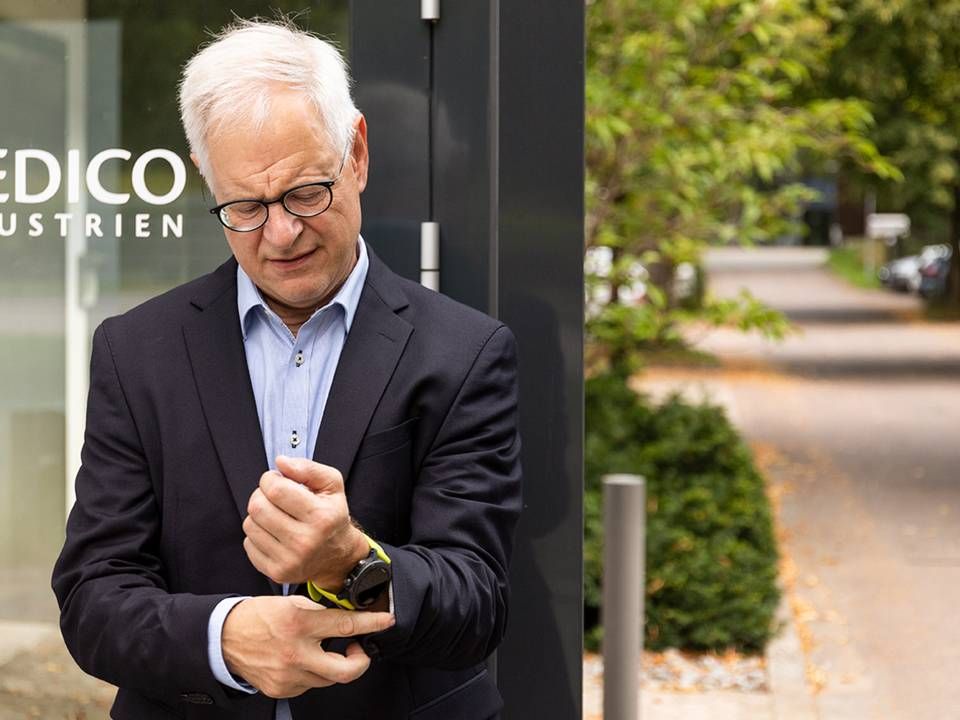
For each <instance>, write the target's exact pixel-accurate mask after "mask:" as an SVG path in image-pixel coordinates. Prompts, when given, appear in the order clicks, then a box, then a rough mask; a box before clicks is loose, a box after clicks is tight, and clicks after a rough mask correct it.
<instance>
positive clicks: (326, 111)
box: [180, 17, 358, 181]
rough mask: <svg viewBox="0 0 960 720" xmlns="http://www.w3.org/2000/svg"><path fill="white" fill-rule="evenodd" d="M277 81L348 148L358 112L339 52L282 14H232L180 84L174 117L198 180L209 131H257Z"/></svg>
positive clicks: (204, 169)
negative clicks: (271, 17)
mask: <svg viewBox="0 0 960 720" xmlns="http://www.w3.org/2000/svg"><path fill="white" fill-rule="evenodd" d="M277 85H281V86H285V87H287V88H290V89H294V90H301V91H303V93H304V94H305V95H306V97H308V98H309V99H310V101H311V102H313V104H314V106H315V107H316V109H317V114H318V119H319V121H320V122H321V123H322V125H323V130H324V132H326V134H327V136H328V137H329V139H330V142H331V143H333V145H334V147H337V148H345V147H346V146H347V144H348V143H349V142H350V140H351V139H352V133H353V122H354V120H356V117H357V114H358V111H357V108H356V105H354V103H353V98H352V97H351V96H350V76H349V74H348V72H347V67H346V63H345V62H344V59H343V56H342V55H341V54H340V51H339V50H338V49H337V48H336V47H334V46H333V45H332V44H330V43H329V42H326V41H324V40H321V39H320V38H318V37H316V36H315V35H312V34H310V33H308V32H305V31H303V30H300V29H299V28H298V27H296V26H295V25H294V24H293V22H291V21H290V20H289V19H287V18H284V17H280V18H279V19H278V20H276V21H267V20H262V19H260V18H254V19H253V20H240V19H238V20H236V21H235V22H233V23H231V24H230V25H228V26H227V27H225V28H224V29H223V30H221V31H220V32H219V33H218V34H217V35H215V36H214V39H213V41H212V42H211V43H210V44H209V45H207V46H206V47H204V48H203V49H201V50H200V51H199V52H198V53H197V54H196V55H194V56H193V57H192V58H191V59H190V61H189V62H188V63H187V64H186V67H184V70H183V79H182V81H181V82H180V118H181V120H182V122H183V129H184V132H185V133H186V135H187V142H188V143H189V144H190V151H191V152H192V153H194V154H195V155H196V156H197V159H198V161H199V164H200V174H201V175H203V177H204V178H206V179H207V180H208V181H209V178H210V170H211V168H210V164H209V156H208V153H207V141H208V139H209V138H210V136H211V135H212V134H213V133H214V132H216V131H217V130H218V129H220V128H222V127H224V126H226V125H231V126H234V125H243V124H250V125H252V126H253V127H254V128H255V129H256V130H259V129H261V128H262V127H263V123H264V122H265V121H266V119H267V117H268V116H269V114H270V103H271V96H272V94H273V93H274V92H276V89H277Z"/></svg>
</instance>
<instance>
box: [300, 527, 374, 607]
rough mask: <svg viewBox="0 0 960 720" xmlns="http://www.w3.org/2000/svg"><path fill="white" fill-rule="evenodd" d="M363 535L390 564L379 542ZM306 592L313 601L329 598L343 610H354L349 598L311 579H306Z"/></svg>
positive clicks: (371, 546) (372, 547)
mask: <svg viewBox="0 0 960 720" xmlns="http://www.w3.org/2000/svg"><path fill="white" fill-rule="evenodd" d="M363 537H364V538H365V539H366V541H367V544H368V545H369V546H370V548H371V549H372V550H373V551H374V552H376V553H377V557H378V558H380V559H381V560H383V561H384V562H385V563H386V564H387V565H389V564H390V558H389V557H388V556H387V554H386V553H385V552H384V551H383V548H382V547H380V543H378V542H377V541H376V540H374V539H373V538H372V537H370V536H369V535H367V534H366V533H363ZM307 594H308V595H310V599H311V600H313V601H314V602H320V601H321V600H323V599H326V600H329V601H330V602H332V603H334V604H335V605H337V606H339V607H342V608H343V609H344V610H356V609H357V608H356V607H354V605H353V603H352V602H350V601H349V600H345V599H343V598H339V597H337V594H336V593H332V592H330V591H329V590H324V589H323V588H319V587H317V586H316V585H314V584H313V581H312V580H308V581H307Z"/></svg>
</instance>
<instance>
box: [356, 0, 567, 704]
mask: <svg viewBox="0 0 960 720" xmlns="http://www.w3.org/2000/svg"><path fill="white" fill-rule="evenodd" d="M419 11H420V2H419V0H393V1H392V2H390V3H384V2H377V1H376V0H353V2H352V3H351V28H352V29H351V33H352V41H351V54H352V65H353V71H354V75H355V77H356V81H357V102H358V105H359V106H360V109H361V110H362V111H363V112H364V113H365V114H366V116H367V120H368V123H369V128H370V135H371V177H370V186H369V189H368V191H367V193H366V194H365V195H364V197H363V212H364V231H363V232H364V237H365V238H366V239H367V240H368V241H370V243H371V244H372V245H373V246H374V247H375V248H376V250H377V251H378V253H380V255H381V256H382V257H384V258H385V259H387V261H388V262H390V263H391V265H392V266H393V267H394V268H395V269H396V270H398V271H399V272H402V273H404V274H406V275H407V276H409V277H411V278H417V277H418V269H419V266H418V261H419V252H418V238H419V224H420V222H422V221H427V220H433V221H436V222H439V224H440V239H441V240H440V241H441V245H440V270H441V279H440V284H441V291H442V292H444V293H445V294H447V295H450V296H451V297H454V298H456V299H458V300H461V301H462V302H465V303H468V304H470V305H473V306H474V307H477V308H480V309H481V310H484V311H485V312H487V313H490V314H491V315H494V316H497V317H499V318H501V319H502V320H503V321H504V322H506V323H507V324H508V325H509V326H510V327H511V328H512V329H513V331H514V332H515V334H516V335H517V338H518V341H519V345H520V373H521V408H520V410H521V433H522V436H523V443H524V450H523V464H524V476H525V485H524V500H525V509H524V515H523V517H522V519H521V523H520V528H519V531H518V537H517V546H516V550H515V553H514V560H513V568H512V576H513V581H512V591H513V592H512V602H511V610H510V612H511V618H510V626H509V629H508V633H507V638H506V640H505V642H504V644H503V645H502V646H501V648H500V651H499V652H498V654H497V659H496V662H495V667H496V669H497V675H498V682H499V685H500V689H501V692H502V693H503V695H504V699H505V701H506V709H505V711H504V715H503V717H504V718H505V719H507V720H509V719H510V718H523V719H526V718H551V719H553V718H556V719H557V720H565V719H568V718H569V719H570V720H579V718H580V717H581V716H582V712H581V656H582V627H583V621H582V565H583V563H582V557H583V549H582V548H583V540H582V538H583V512H582V497H583V474H582V468H583V396H582V395H583V390H582V388H583V357H582V347H583V315H582V308H583V277H582V268H583V40H584V38H583V2H582V0H526V1H525V2H523V3H502V4H501V3H500V2H498V1H497V0H455V1H453V0H451V1H449V2H443V3H442V4H441V16H440V20H439V21H438V22H437V23H436V24H435V25H431V24H430V23H427V22H424V21H422V20H420V19H419V17H420V16H419ZM398 238H399V239H398Z"/></svg>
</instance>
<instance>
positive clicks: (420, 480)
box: [363, 326, 521, 669]
mask: <svg viewBox="0 0 960 720" xmlns="http://www.w3.org/2000/svg"><path fill="white" fill-rule="evenodd" d="M517 392H518V391H517V362H516V343H515V341H514V338H513V335H512V334H511V333H510V331H509V330H508V329H507V328H506V327H503V326H501V327H499V328H498V329H497V330H496V331H494V333H493V334H492V335H491V336H490V337H489V338H487V340H486V342H485V343H484V345H483V346H482V348H481V349H480V350H479V352H478V354H477V356H476V358H475V360H474V362H473V365H472V367H471V368H470V370H469V371H468V372H467V374H466V376H465V378H464V380H463V383H462V385H461V387H460V389H459V391H458V392H457V394H456V397H455V400H454V401H453V404H452V405H451V406H450V408H449V409H448V410H447V413H446V418H445V419H444V421H443V423H442V425H441V427H440V430H439V432H438V433H437V436H436V439H435V440H434V442H433V445H432V447H431V448H430V450H429V451H428V452H427V454H426V457H425V460H424V462H423V465H422V467H421V468H420V471H419V475H418V477H417V478H416V481H415V485H414V490H413V498H412V510H411V512H412V516H411V523H410V526H411V537H410V542H409V543H408V544H406V545H403V546H400V547H395V546H390V545H384V546H383V547H384V550H385V551H386V553H387V555H389V556H390V558H391V561H392V565H393V590H394V598H395V616H396V619H397V621H396V624H395V625H394V626H393V627H392V628H390V629H389V630H387V631H385V632H383V633H378V634H375V635H370V636H368V637H366V638H365V639H364V641H363V644H364V646H365V649H366V650H367V652H368V654H370V655H371V656H372V657H377V656H379V657H383V658H385V659H390V660H393V661H398V662H405V663H414V664H419V665H426V666H430V667H437V668H443V669H458V668H466V667H470V666H472V665H476V664H478V663H480V662H482V661H483V660H484V659H485V658H486V657H487V656H488V655H490V653H492V652H493V651H494V650H495V649H496V647H497V645H498V644H499V643H500V640H501V638H502V637H503V633H504V629H505V627H506V622H507V603H508V595H509V588H508V572H509V561H510V554H511V550H512V545H513V534H514V529H515V526H516V522H517V519H518V517H519V514H520V509H521V471H520V438H519V433H518V429H517V424H518V418H517Z"/></svg>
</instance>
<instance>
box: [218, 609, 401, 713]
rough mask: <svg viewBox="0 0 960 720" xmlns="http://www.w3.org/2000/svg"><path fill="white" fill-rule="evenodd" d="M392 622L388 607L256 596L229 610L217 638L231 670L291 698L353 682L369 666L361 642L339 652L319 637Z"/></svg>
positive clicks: (276, 694)
mask: <svg viewBox="0 0 960 720" xmlns="http://www.w3.org/2000/svg"><path fill="white" fill-rule="evenodd" d="M393 622H394V621H393V616H392V615H390V614H389V613H374V612H350V611H348V610H330V609H328V608H325V607H323V606H322V605H317V604H316V603H314V602H312V601H310V600H308V599H307V598H305V597H302V596H300V595H291V596H289V597H281V596H276V597H254V598H248V599H247V600H244V601H242V602H240V603H238V604H237V605H236V606H235V607H234V608H233V609H232V610H231V611H230V614H228V615H227V619H226V621H225V622H224V624H223V634H222V635H221V640H220V642H221V648H222V650H223V659H224V660H225V661H226V663H227V669H228V670H230V672H231V673H233V674H234V675H237V676H239V677H241V678H242V679H243V680H245V681H246V682H248V683H249V684H251V685H253V686H254V687H255V688H257V689H258V690H260V691H261V692H262V693H264V694H265V695H268V696H270V697H272V698H289V697H296V696H297V695H301V694H303V693H304V692H306V691H307V690H309V689H311V688H318V687H326V686H328V685H333V684H334V683H349V682H353V681H354V680H356V679H357V678H358V677H360V676H361V675H363V673H365V672H366V670H367V668H368V667H369V666H370V658H369V657H367V654H366V653H365V652H364V651H363V649H362V648H361V647H360V644H359V643H357V642H353V643H350V645H349V646H348V647H347V654H346V655H341V654H339V653H335V652H327V651H325V650H324V649H323V648H322V647H320V642H321V641H322V640H324V639H325V638H329V637H344V638H345V637H353V636H355V635H367V634H370V633H375V632H381V631H383V630H386V629H387V628H389V627H390V626H392V625H393Z"/></svg>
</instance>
